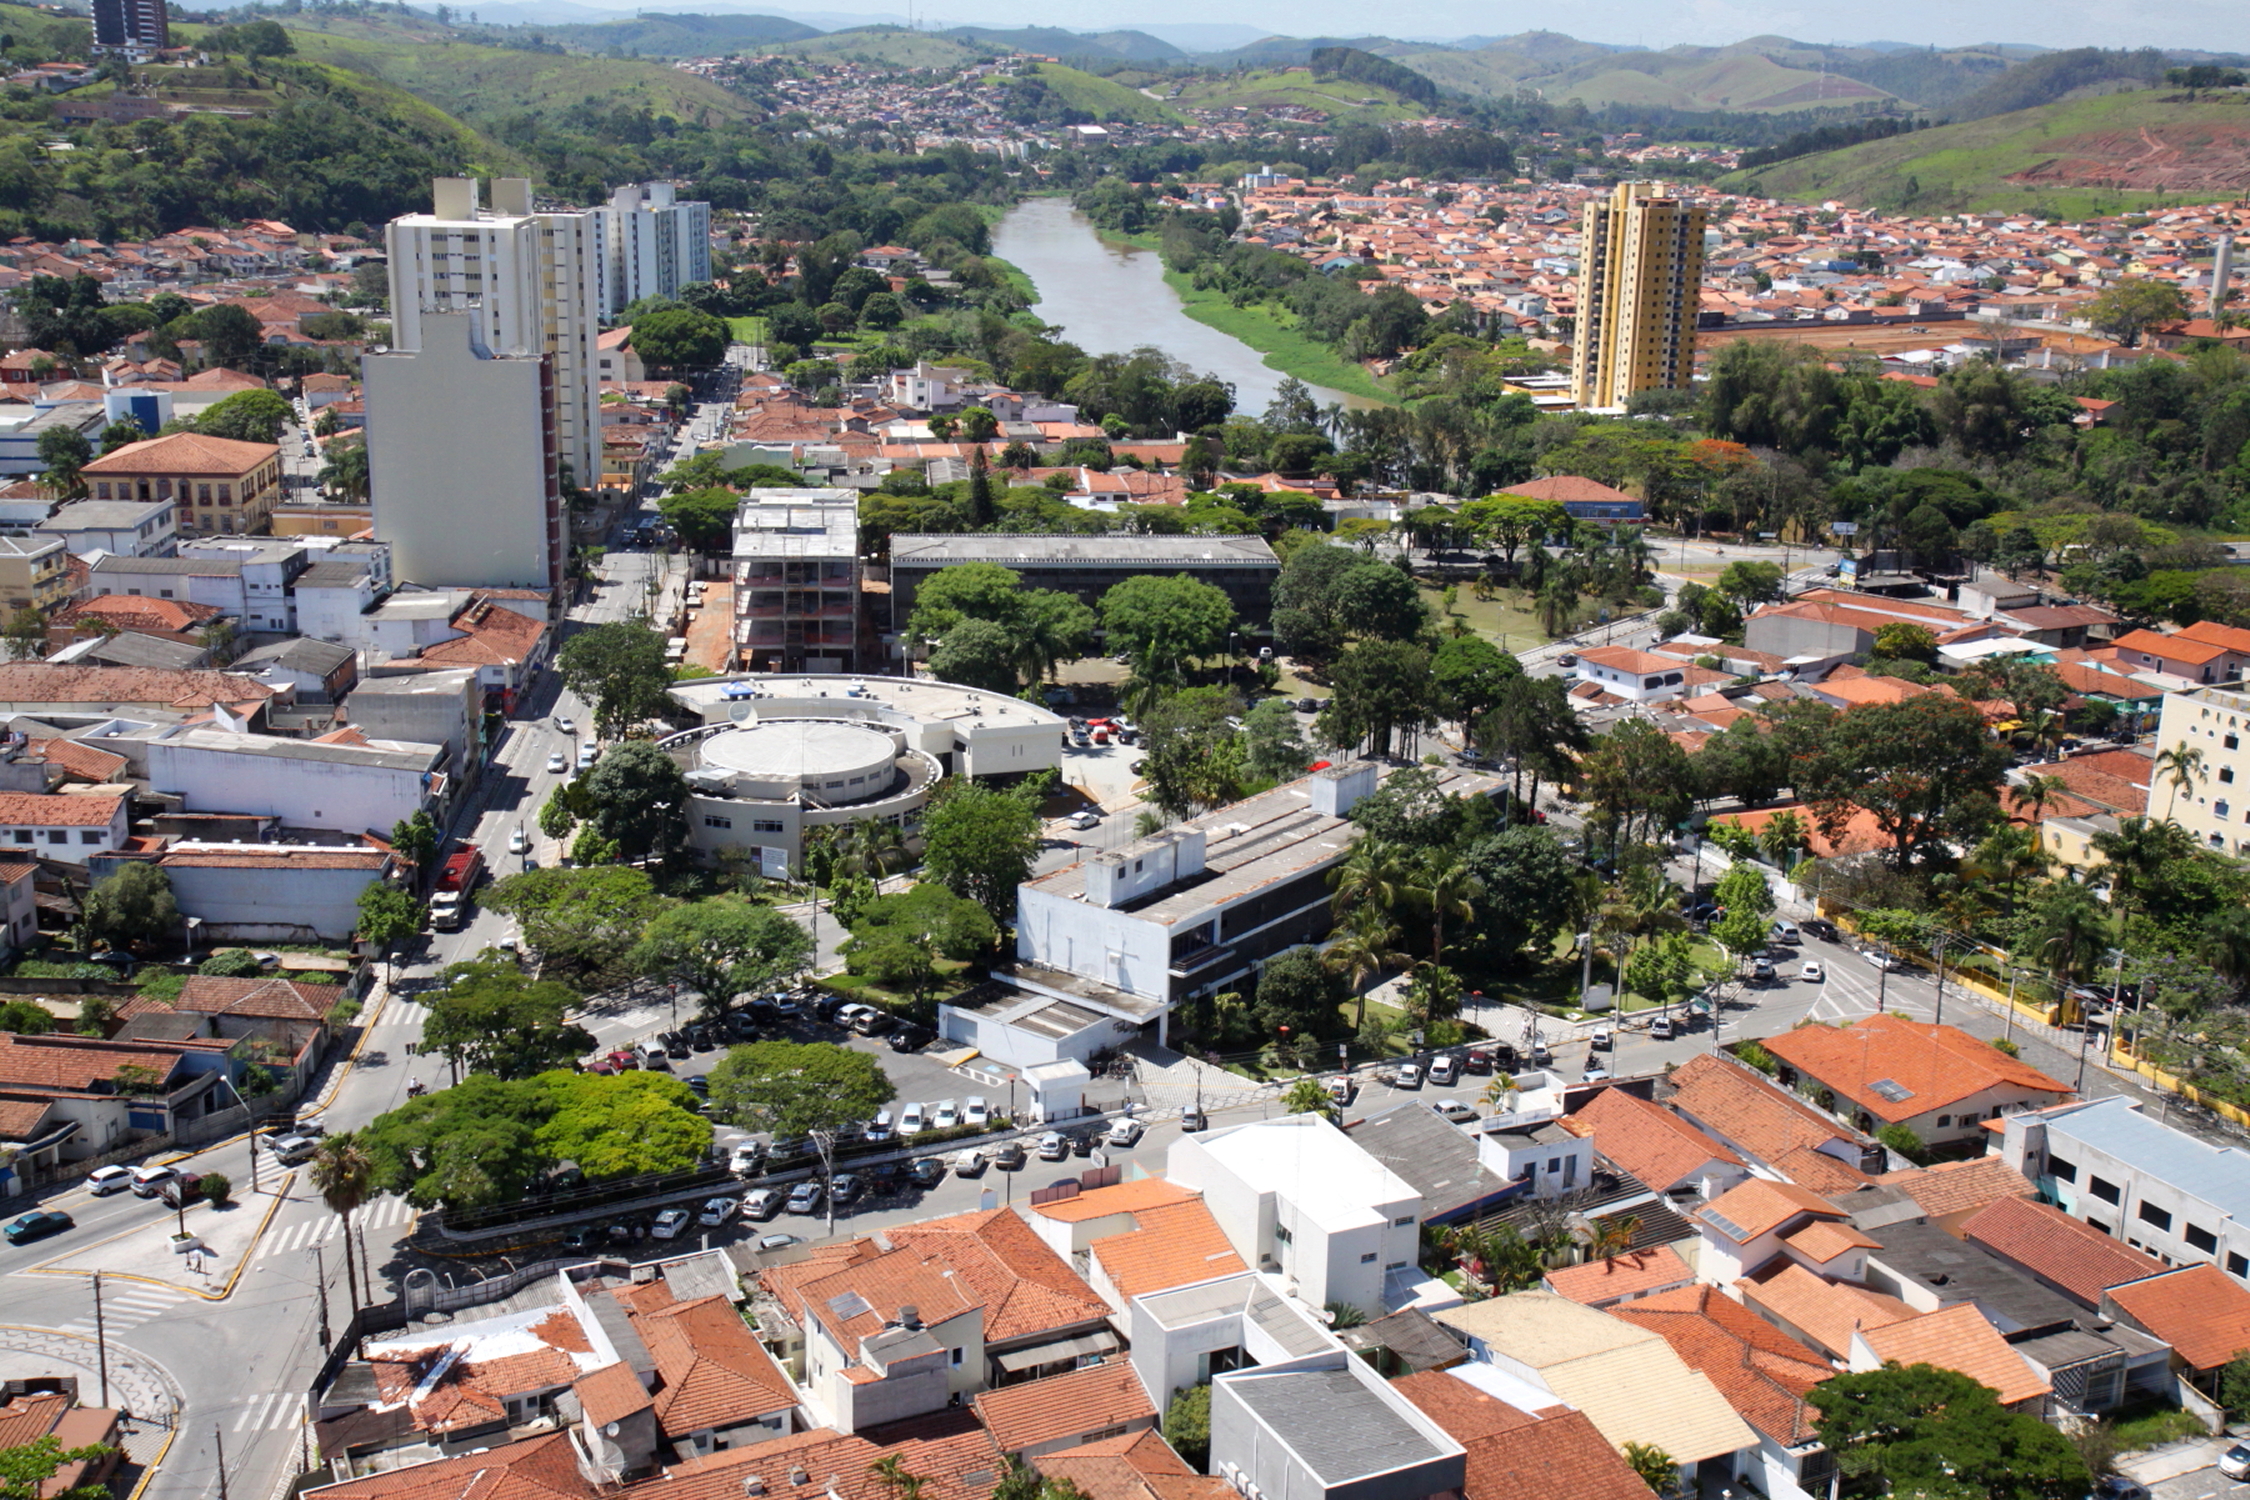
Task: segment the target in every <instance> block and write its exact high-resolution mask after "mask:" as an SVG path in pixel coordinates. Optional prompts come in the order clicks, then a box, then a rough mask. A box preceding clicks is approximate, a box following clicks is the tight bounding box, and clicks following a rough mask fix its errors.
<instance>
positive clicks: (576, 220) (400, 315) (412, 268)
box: [368, 177, 602, 504]
mask: <svg viewBox="0 0 2250 1500" xmlns="http://www.w3.org/2000/svg"><path fill="white" fill-rule="evenodd" d="M434 187H435V197H436V204H435V211H434V212H432V213H426V214H407V215H405V216H404V217H403V218H397V219H393V220H392V221H391V222H390V226H389V228H388V229H387V230H386V231H385V235H384V242H385V244H386V245H387V246H388V248H389V251H390V258H391V343H392V347H393V348H394V349H397V350H400V351H402V352H408V353H411V352H414V351H417V350H419V349H421V348H422V329H423V320H424V318H425V316H426V315H427V314H430V313H447V312H457V313H475V314H476V315H477V317H478V323H479V327H478V332H479V335H480V338H479V343H480V344H481V345H482V346H483V347H485V348H486V349H489V350H492V351H494V352H495V353H498V354H504V355H512V354H518V353H523V354H544V355H546V356H547V357H548V358H549V360H550V361H551V362H552V364H553V367H554V388H555V422H556V437H557V446H558V447H559V449H560V452H561V454H562V460H563V462H564V463H566V464H568V465H569V466H570V471H571V475H572V477H573V478H574V479H575V480H576V481H577V482H578V483H579V484H581V485H583V486H585V487H586V488H587V489H593V488H595V487H597V486H598V485H600V483H601V473H602V470H601V443H602V423H601V407H600V404H599V401H598V399H597V398H598V390H599V384H598V380H597V377H596V374H595V368H594V337H595V335H596V334H597V333H599V332H600V324H601V309H602V269H601V268H602V236H601V221H600V217H599V215H600V212H601V211H600V210H598V209H568V210H562V211H537V210H534V209H533V208H532V206H531V183H530V182H529V181H528V180H527V179H525V178H521V177H497V178H494V179H493V182H492V202H491V205H490V206H489V207H487V206H485V204H484V203H483V202H482V201H481V195H480V192H479V184H478V183H477V181H476V179H474V178H470V177H440V178H439V179H438V180H437V182H436V183H435V185H434ZM462 417H463V420H466V421H470V422H475V421H476V420H477V414H476V413H475V412H464V413H463V414H462ZM380 420H381V418H380V416H379V415H378V414H377V413H376V412H375V411H374V410H373V409H372V403H371V409H370V412H369V417H368V423H369V428H370V441H371V442H373V441H376V440H377V439H376V437H375V435H374V433H373V429H374V427H375V425H376V424H377V423H378V422H379V421H380ZM379 503H380V501H378V504H379Z"/></svg>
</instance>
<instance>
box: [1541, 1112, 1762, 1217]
mask: <svg viewBox="0 0 2250 1500" xmlns="http://www.w3.org/2000/svg"><path fill="white" fill-rule="evenodd" d="M1562 1126H1563V1129H1565V1130H1567V1131H1569V1132H1571V1134H1573V1135H1577V1136H1592V1137H1593V1138H1594V1149H1595V1150H1596V1151H1599V1152H1600V1153H1601V1154H1602V1155H1604V1156H1606V1157H1608V1158H1609V1159H1610V1160H1611V1161H1613V1162H1615V1163H1617V1164H1618V1165H1619V1166H1621V1167H1623V1168H1624V1169H1625V1170H1626V1171H1628V1172H1630V1173H1632V1174H1633V1175H1634V1176H1635V1177H1637V1178H1639V1179H1640V1180H1641V1182H1643V1183H1644V1184H1646V1185H1647V1186H1649V1187H1652V1188H1654V1189H1655V1190H1656V1191H1658V1192H1660V1193H1661V1192H1664V1191H1666V1190H1667V1189H1669V1188H1671V1187H1673V1186H1674V1185H1676V1184H1678V1183H1681V1182H1685V1181H1687V1180H1688V1179H1689V1178H1690V1177H1691V1176H1693V1174H1695V1173H1696V1172H1697V1171H1699V1170H1701V1169H1702V1167H1703V1166H1704V1165H1705V1164H1706V1163H1707V1162H1712V1161H1718V1162H1721V1163H1724V1164H1725V1165H1727V1166H1731V1167H1739V1166H1741V1165H1742V1158H1741V1157H1739V1156H1737V1155H1735V1154H1734V1153H1733V1152H1732V1151H1730V1150H1728V1149H1727V1148H1726V1147H1725V1146H1723V1145H1721V1144H1720V1143H1719V1142H1717V1141H1715V1140H1713V1139H1712V1138H1711V1137H1709V1136H1707V1135H1705V1134H1704V1133H1703V1132H1702V1131H1700V1130H1698V1129H1696V1128H1695V1127H1694V1126H1693V1125H1690V1124H1689V1123H1688V1122H1687V1121H1685V1120H1683V1119H1681V1118H1680V1117H1679V1116H1678V1115H1676V1114H1673V1113H1672V1112H1671V1111H1670V1110H1668V1109H1665V1108H1663V1107H1661V1106H1659V1105H1655V1104H1651V1103H1649V1102H1648V1101H1647V1100H1645V1099H1639V1098H1636V1097H1634V1096H1633V1095H1631V1094H1628V1093H1626V1092H1625V1091H1624V1090H1622V1089H1603V1090H1602V1091H1601V1092H1599V1093H1597V1094H1596V1095H1594V1097H1593V1098H1592V1099H1591V1100H1589V1101H1587V1103H1586V1106H1585V1107H1584V1108H1583V1109H1580V1110H1579V1111H1578V1112H1577V1113H1576V1114H1572V1115H1566V1116H1564V1117H1563V1120H1562Z"/></svg>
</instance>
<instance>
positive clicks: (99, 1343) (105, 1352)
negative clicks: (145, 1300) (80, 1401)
mask: <svg viewBox="0 0 2250 1500" xmlns="http://www.w3.org/2000/svg"><path fill="white" fill-rule="evenodd" d="M94 1354H95V1357H96V1358H97V1359H98V1360H99V1361H100V1363H101V1372H102V1405H104V1406H107V1405H109V1336H108V1333H107V1332H106V1330H105V1329H104V1328H103V1325H102V1273H101V1272H99V1271H96V1272H95V1273H94Z"/></svg>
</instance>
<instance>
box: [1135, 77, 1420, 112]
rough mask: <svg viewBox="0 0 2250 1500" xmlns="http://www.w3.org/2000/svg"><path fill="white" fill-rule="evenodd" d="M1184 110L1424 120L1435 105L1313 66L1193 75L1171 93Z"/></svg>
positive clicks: (1170, 97)
mask: <svg viewBox="0 0 2250 1500" xmlns="http://www.w3.org/2000/svg"><path fill="white" fill-rule="evenodd" d="M1167 97H1168V99H1169V100H1170V102H1171V103H1173V104H1175V105H1177V106H1178V107H1179V108H1181V109H1234V108H1236V107H1241V108H1244V109H1249V110H1261V109H1303V110H1310V111H1313V112H1315V113H1318V114H1323V115H1327V116H1329V117H1331V118H1333V117H1335V116H1337V115H1353V116H1356V117H1357V118H1360V119H1365V120H1418V119H1421V118H1423V117H1424V116H1426V115H1428V114H1429V112H1430V110H1429V106H1427V105H1423V104H1416V103H1415V102H1414V101H1412V100H1411V99H1402V98H1400V97H1399V96H1398V95H1397V94H1395V93H1393V92H1392V91H1391V90H1389V89H1387V88H1383V87H1381V86H1380V85H1378V84H1372V83H1361V82H1358V81H1356V80H1354V79H1349V78H1318V79H1316V78H1314V76H1313V73H1312V70H1311V69H1310V68H1265V69H1261V70H1259V71H1256V72H1250V73H1212V74H1204V75H1202V76H1199V77H1196V78H1192V79H1189V80H1188V81H1187V82H1185V83H1182V84H1181V85H1179V87H1178V88H1177V89H1176V90H1175V91H1173V92H1172V93H1170V94H1168V95H1167Z"/></svg>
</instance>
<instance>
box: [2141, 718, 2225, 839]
mask: <svg viewBox="0 0 2250 1500" xmlns="http://www.w3.org/2000/svg"><path fill="white" fill-rule="evenodd" d="M2246 743H2250V690H2245V689H2244V688H2243V687H2241V686H2239V685H2235V686H2212V687H2201V688H2195V689H2192V690H2191V691H2188V692H2184V693H2166V694H2165V695H2164V716H2163V718H2162V719H2160V720H2159V721H2158V723H2157V727H2156V782H2155V784H2154V785H2153V786H2151V787H2150V788H2149V794H2148V806H2149V813H2150V815H2151V816H2152V817H2158V818H2169V819H2170V820H2171V821H2172V822H2174V823H2177V824H2178V825H2179V826H2180V827H2182V828H2184V829H2186V830H2187V831H2188V832H2189V833H2191V834H2193V835H2195V841H2196V842H2197V843H2198V844H2200V845H2202V846H2203V847H2204V848H2206V849H2214V850H2219V851H2222V852H2224V853H2227V854H2250V749H2245V748H2244V747H2245V744H2246ZM2187 750H2198V751H2201V752H2202V760H2201V762H2200V764H2198V765H2197V766H2196V767H2195V768H2194V770H2193V772H2192V773H2185V784H2184V785H2181V784H2179V783H2178V781H2177V779H2176V778H2175V776H2174V774H2173V773H2172V771H2171V770H2170V767H2171V765H2172V764H2173V761H2172V759H2171V754H2170V753H2171V752H2176V751H2187Z"/></svg>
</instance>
